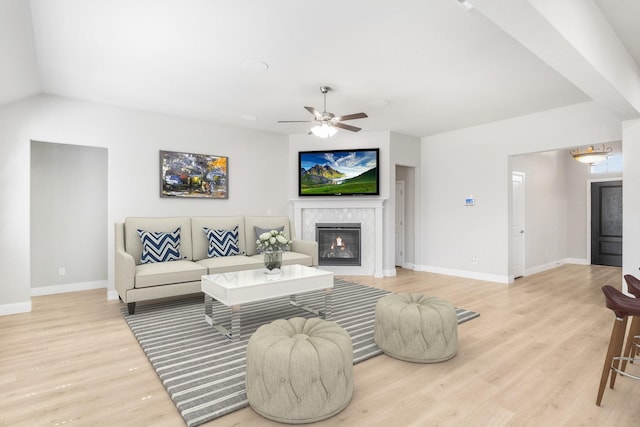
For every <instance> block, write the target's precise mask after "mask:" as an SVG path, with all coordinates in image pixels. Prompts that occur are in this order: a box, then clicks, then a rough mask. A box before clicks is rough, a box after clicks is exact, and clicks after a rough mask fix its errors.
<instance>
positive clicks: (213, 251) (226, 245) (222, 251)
mask: <svg viewBox="0 0 640 427" xmlns="http://www.w3.org/2000/svg"><path fill="white" fill-rule="evenodd" d="M202 229H203V230H204V234H206V235H207V239H208V240H209V249H208V250H207V256H208V257H209V258H215V257H221V256H232V255H240V247H239V246H238V226H237V225H236V226H235V227H234V228H233V230H212V229H210V228H207V227H203V228H202Z"/></svg>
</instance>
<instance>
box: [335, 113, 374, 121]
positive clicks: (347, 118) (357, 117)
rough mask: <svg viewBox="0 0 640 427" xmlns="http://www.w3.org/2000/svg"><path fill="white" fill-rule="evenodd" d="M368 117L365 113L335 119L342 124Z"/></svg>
mask: <svg viewBox="0 0 640 427" xmlns="http://www.w3.org/2000/svg"><path fill="white" fill-rule="evenodd" d="M367 117H369V116H367V115H366V114H365V113H356V114H347V115H346V116H340V117H335V120H337V121H339V122H342V121H345V120H355V119H366V118H367Z"/></svg>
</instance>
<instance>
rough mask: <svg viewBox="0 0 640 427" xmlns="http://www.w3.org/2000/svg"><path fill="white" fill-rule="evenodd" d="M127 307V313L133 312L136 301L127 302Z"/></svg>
mask: <svg viewBox="0 0 640 427" xmlns="http://www.w3.org/2000/svg"><path fill="white" fill-rule="evenodd" d="M127 307H128V308H129V314H133V313H135V312H136V303H135V302H129V303H127Z"/></svg>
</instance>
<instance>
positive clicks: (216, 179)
mask: <svg viewBox="0 0 640 427" xmlns="http://www.w3.org/2000/svg"><path fill="white" fill-rule="evenodd" d="M228 166H229V158H228V157H225V156H216V155H211V154H195V153H183V152H178V151H165V150H160V197H185V198H192V199H228V198H229V176H228V171H229V168H228Z"/></svg>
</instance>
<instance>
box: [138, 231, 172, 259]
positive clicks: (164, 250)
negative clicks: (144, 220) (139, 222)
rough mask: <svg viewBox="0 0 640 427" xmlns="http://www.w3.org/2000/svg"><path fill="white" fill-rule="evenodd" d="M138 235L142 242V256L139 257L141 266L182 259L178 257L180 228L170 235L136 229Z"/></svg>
mask: <svg viewBox="0 0 640 427" xmlns="http://www.w3.org/2000/svg"><path fill="white" fill-rule="evenodd" d="M138 235H139V236H140V240H142V256H141V257H140V262H141V263H142V264H150V263H153V262H165V261H176V260H179V259H182V256H181V255H180V227H178V228H176V230H175V231H172V232H170V233H165V232H159V231H145V230H140V229H138Z"/></svg>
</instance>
